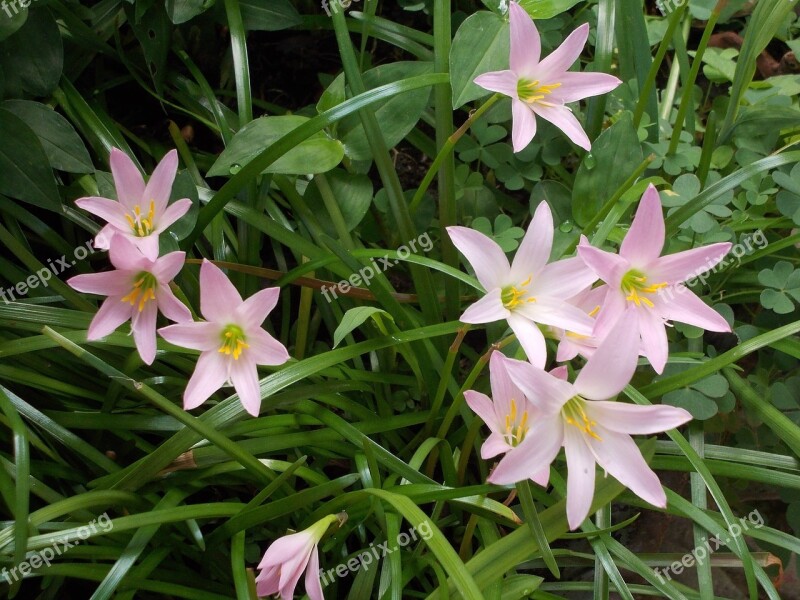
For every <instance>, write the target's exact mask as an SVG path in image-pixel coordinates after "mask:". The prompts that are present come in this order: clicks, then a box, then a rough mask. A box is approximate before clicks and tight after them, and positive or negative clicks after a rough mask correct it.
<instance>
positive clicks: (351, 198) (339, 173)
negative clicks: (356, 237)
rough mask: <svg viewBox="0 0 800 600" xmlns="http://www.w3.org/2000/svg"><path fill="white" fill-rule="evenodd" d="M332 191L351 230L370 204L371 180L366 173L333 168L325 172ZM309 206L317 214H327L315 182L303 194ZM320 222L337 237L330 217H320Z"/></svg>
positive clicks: (328, 231) (331, 234) (361, 218)
mask: <svg viewBox="0 0 800 600" xmlns="http://www.w3.org/2000/svg"><path fill="white" fill-rule="evenodd" d="M325 177H326V178H327V180H328V183H329V184H330V186H331V190H332V191H333V196H334V198H335V200H336V204H338V206H339V210H340V211H341V213H342V216H343V217H344V222H345V225H347V230H348V231H353V229H355V228H356V227H357V226H358V224H359V223H361V221H362V220H363V219H364V216H365V215H366V214H367V211H368V210H369V207H370V205H371V204H372V195H373V187H372V180H371V179H370V178H369V177H367V176H366V175H357V174H354V173H348V172H347V171H344V170H342V169H334V170H333V171H330V172H329V173H326V174H325ZM304 199H305V201H306V203H307V204H308V206H309V208H311V210H312V211H314V212H315V213H316V214H317V215H325V214H327V210H326V208H325V203H324V202H323V201H322V197H321V196H320V193H319V188H318V187H317V185H316V182H315V181H314V182H312V183H311V184H310V185H309V186H308V189H307V190H306V194H305V196H304ZM320 224H321V225H322V227H323V228H324V229H325V231H326V232H327V233H328V235H330V236H331V237H337V235H336V228H335V227H334V226H333V223H331V220H330V219H327V218H321V219H320Z"/></svg>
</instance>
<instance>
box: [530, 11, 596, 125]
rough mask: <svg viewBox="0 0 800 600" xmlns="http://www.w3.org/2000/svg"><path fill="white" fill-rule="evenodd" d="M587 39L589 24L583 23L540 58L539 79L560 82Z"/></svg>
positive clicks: (547, 81) (581, 50)
mask: <svg viewBox="0 0 800 600" xmlns="http://www.w3.org/2000/svg"><path fill="white" fill-rule="evenodd" d="M588 39H589V24H588V23H584V24H583V25H581V26H580V27H578V28H577V29H576V30H575V31H573V32H572V33H570V34H569V36H568V37H567V39H565V40H564V41H563V42H562V44H561V45H560V46H559V47H558V48H556V49H555V50H553V51H552V52H551V53H550V54H549V55H548V56H546V57H545V58H543V59H542V62H540V63H539V69H538V77H539V79H541V80H542V82H545V83H556V82H559V83H560V82H561V77H562V75H563V74H564V73H565V72H566V71H568V70H569V68H570V67H571V66H572V65H573V64H574V63H575V61H576V60H578V58H579V57H580V55H581V52H583V47H584V46H585V45H586V40H588ZM545 118H547V117H545Z"/></svg>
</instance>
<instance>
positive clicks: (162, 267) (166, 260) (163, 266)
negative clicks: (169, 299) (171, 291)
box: [152, 252, 186, 285]
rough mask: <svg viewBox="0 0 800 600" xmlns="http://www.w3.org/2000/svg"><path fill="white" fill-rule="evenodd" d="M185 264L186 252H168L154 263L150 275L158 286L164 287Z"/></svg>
mask: <svg viewBox="0 0 800 600" xmlns="http://www.w3.org/2000/svg"><path fill="white" fill-rule="evenodd" d="M185 262H186V252H170V253H169V254H165V255H164V256H162V257H161V258H159V259H158V260H157V261H156V264H155V265H153V271H152V273H153V275H155V277H156V279H158V282H159V283H160V284H162V285H166V284H167V283H169V282H170V281H172V280H173V279H175V276H176V275H177V274H178V273H180V270H181V269H182V268H183V264H184V263H185Z"/></svg>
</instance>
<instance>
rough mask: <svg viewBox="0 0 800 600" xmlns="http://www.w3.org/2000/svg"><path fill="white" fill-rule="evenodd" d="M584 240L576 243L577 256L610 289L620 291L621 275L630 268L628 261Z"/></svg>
mask: <svg viewBox="0 0 800 600" xmlns="http://www.w3.org/2000/svg"><path fill="white" fill-rule="evenodd" d="M584 241H585V238H583V240H582V241H581V243H580V244H579V245H578V256H580V257H581V259H582V260H583V262H585V263H586V265H587V266H588V267H589V268H590V269H591V270H592V271H594V272H595V274H596V275H597V276H598V277H599V278H600V279H602V280H603V281H605V282H606V283H607V284H608V285H609V287H611V288H612V290H613V289H616V290H619V291H620V292H621V290H620V285H621V283H622V276H623V275H625V273H626V272H628V271H629V270H630V268H631V267H630V263H629V262H628V261H627V260H625V259H624V258H622V257H621V256H618V255H617V254H614V253H612V252H606V251H605V250H600V249H599V248H595V247H594V246H590V245H589V243H588V241H586V243H584Z"/></svg>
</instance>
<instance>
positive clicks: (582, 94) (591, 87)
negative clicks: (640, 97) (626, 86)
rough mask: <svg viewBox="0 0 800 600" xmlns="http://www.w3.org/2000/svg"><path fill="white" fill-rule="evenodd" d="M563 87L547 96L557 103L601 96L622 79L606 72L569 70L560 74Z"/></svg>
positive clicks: (559, 80)
mask: <svg viewBox="0 0 800 600" xmlns="http://www.w3.org/2000/svg"><path fill="white" fill-rule="evenodd" d="M558 82H559V83H560V84H561V87H559V88H557V89H555V90H553V91H552V93H551V94H550V96H549V97H548V98H547V99H548V100H550V101H552V102H553V103H555V104H567V103H568V102H577V101H578V100H583V99H584V98H590V97H592V96H599V95H601V94H605V93H607V92H610V91H611V90H613V89H615V88H617V87H618V86H619V85H620V84H621V83H622V81H620V80H619V79H617V78H616V77H614V76H613V75H607V74H606V73H587V72H584V73H579V72H572V71H568V72H566V73H564V74H562V75H559V77H558Z"/></svg>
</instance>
